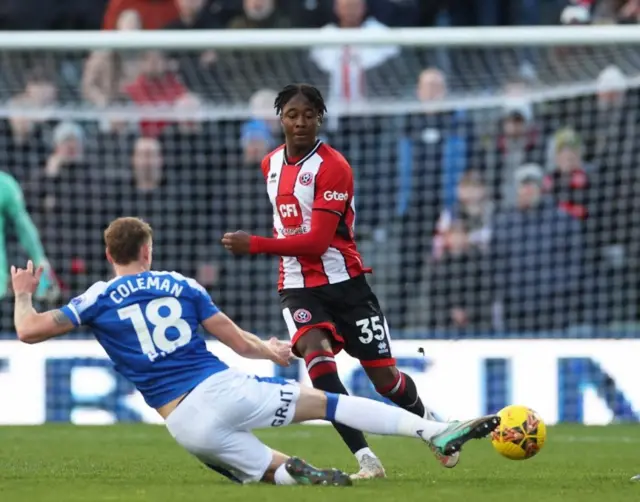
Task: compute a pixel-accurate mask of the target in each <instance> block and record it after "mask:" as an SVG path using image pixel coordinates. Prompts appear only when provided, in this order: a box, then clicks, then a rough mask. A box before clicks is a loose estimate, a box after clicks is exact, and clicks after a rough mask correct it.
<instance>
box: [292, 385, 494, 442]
mask: <svg viewBox="0 0 640 502" xmlns="http://www.w3.org/2000/svg"><path fill="white" fill-rule="evenodd" d="M314 419H325V420H330V421H332V422H339V423H341V424H344V425H347V426H349V427H353V428H355V429H359V430H361V431H363V432H368V433H371V434H380V435H391V436H406V437H414V438H419V439H421V440H423V441H425V442H427V443H430V444H432V445H433V446H434V447H435V448H436V449H437V450H438V451H439V452H440V453H441V454H442V455H451V454H453V453H456V452H459V451H460V450H461V448H462V446H463V445H464V444H465V443H466V442H467V441H469V440H471V439H480V438H483V437H485V436H487V435H489V434H490V433H491V432H492V431H493V430H494V429H496V428H497V427H498V425H500V417H498V416H497V415H488V416H486V417H481V418H477V419H474V420H467V421H464V422H450V423H442V422H434V421H432V420H426V419H424V418H422V417H419V416H417V415H415V414H412V413H409V412H408V411H406V410H403V409H402V408H397V407H394V406H389V405H386V404H384V403H381V402H378V401H373V400H371V399H365V398H362V397H355V396H341V395H337V394H329V393H326V394H324V395H323V394H322V393H320V392H318V391H317V390H315V389H310V388H308V387H302V388H301V390H300V397H299V398H298V403H297V406H296V413H295V417H294V422H301V421H305V420H314Z"/></svg>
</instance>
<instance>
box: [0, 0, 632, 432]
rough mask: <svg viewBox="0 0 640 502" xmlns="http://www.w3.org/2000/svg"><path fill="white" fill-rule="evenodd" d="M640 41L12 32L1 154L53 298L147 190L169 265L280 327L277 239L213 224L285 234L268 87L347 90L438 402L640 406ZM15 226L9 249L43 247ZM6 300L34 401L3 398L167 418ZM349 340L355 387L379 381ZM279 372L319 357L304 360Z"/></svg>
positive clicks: (147, 13) (211, 14)
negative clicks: (339, 40)
mask: <svg viewBox="0 0 640 502" xmlns="http://www.w3.org/2000/svg"><path fill="white" fill-rule="evenodd" d="M427 3H428V4H429V5H428V6H426V4H427ZM480 6H481V7H480ZM3 9H4V10H2V11H0V29H2V30H54V29H55V30H93V29H100V28H104V29H121V30H127V31H128V32H131V31H132V30H137V29H145V30H155V29H179V30H184V31H186V30H195V29H216V30H234V29H243V28H244V29H256V30H259V29H271V30H273V29H281V30H286V29H288V28H317V29H324V30H325V33H326V36H327V37H331V36H332V32H331V27H326V25H332V24H333V25H340V26H343V27H345V26H346V27H360V28H361V29H362V30H380V31H382V30H387V29H389V28H396V27H404V26H412V27H414V26H423V27H433V26H447V25H449V26H485V27H491V26H497V25H511V26H515V25H536V24H545V25H546V24H562V23H564V24H575V23H591V22H593V23H608V24H613V23H625V24H628V23H634V22H636V21H637V19H638V18H639V17H640V6H638V5H637V2H634V1H628V2H625V1H620V2H618V1H607V0H601V1H599V2H573V3H572V2H565V1H559V0H558V1H556V0H537V1H536V0H529V1H525V0H522V1H511V2H508V1H500V0H492V1H487V0H484V1H482V2H480V1H479V0H477V1H473V0H469V1H466V2H464V1H460V0H451V1H445V0H443V1H440V2H418V1H413V0H395V1H393V0H377V1H376V0H372V1H370V2H369V5H368V6H365V4H364V1H362V0H335V6H334V1H333V0H328V1H322V0H317V1H293V2H286V1H281V2H280V4H279V5H275V3H274V2H273V1H271V0H245V1H244V2H242V1H233V0H230V1H225V0H218V1H215V0H214V1H212V2H207V1H206V0H178V1H175V2H174V1H173V0H137V1H134V0H131V1H127V0H121V1H116V0H111V1H110V2H104V1H102V2H101V1H97V0H95V1H82V2H80V1H79V0H78V1H76V2H72V1H69V2H65V3H64V4H63V3H59V2H54V1H52V0H49V1H47V0H30V1H28V2H27V1H24V0H23V1H21V2H17V1H14V2H12V1H9V2H4V3H3ZM0 35H1V34H0ZM86 37H91V34H89V33H87V34H86ZM0 40H2V37H1V36H0ZM1 47H2V44H0V48H1ZM323 50H324V52H322V51H323ZM638 63H639V53H638V47H637V46H635V45H603V46H602V47H593V46H590V47H579V46H572V47H559V46H550V47H534V46H531V47H526V46H525V47H522V46H519V47H506V46H505V47H500V48H473V47H471V48H469V47H465V48H447V49H446V48H435V49H424V48H417V47H406V46H405V47H395V46H382V47H375V48H368V49H362V48H358V47H355V48H353V47H352V48H340V49H336V48H333V49H323V48H318V47H311V48H305V49H295V50H292V49H281V50H270V51H267V52H265V51H252V50H242V49H234V50H215V51H213V50H200V51H187V52H185V51H179V50H172V49H171V48H166V49H165V50H163V51H158V50H155V51H147V50H144V51H142V50H139V51H131V50H129V51H126V50H122V51H106V50H95V51H86V50H81V49H79V48H76V49H71V48H68V49H67V50H59V49H57V50H44V51H42V50H37V51H36V50H12V51H2V52H1V53H0V94H1V97H2V100H3V101H2V105H1V106H0V165H1V169H2V170H4V171H7V172H9V173H11V174H12V175H13V176H15V177H16V179H17V180H18V181H19V183H20V185H21V187H22V189H23V191H24V195H25V200H26V204H27V207H28V209H29V211H30V213H31V215H32V217H33V220H34V222H35V224H36V226H37V227H38V229H39V231H40V235H41V238H42V241H43V244H44V247H45V251H46V253H47V256H48V258H49V260H50V263H51V265H52V267H53V269H54V270H55V273H56V276H57V279H58V280H59V286H60V291H61V294H60V297H59V298H56V299H55V301H53V302H52V303H51V304H48V303H42V304H41V305H40V306H41V307H43V308H45V307H50V306H52V305H57V304H59V303H60V302H62V301H66V300H68V299H70V298H72V297H73V296H74V295H76V294H78V293H80V292H82V291H83V290H84V289H85V288H86V287H88V285H90V284H91V283H93V282H94V281H96V280H100V279H102V278H104V277H105V276H107V275H108V274H109V270H108V269H107V267H106V264H105V262H104V260H103V246H102V243H101V240H100V234H101V230H102V229H103V228H104V226H105V224H106V223H107V222H108V221H109V220H110V219H112V218H113V217H116V216H120V215H125V214H126V215H130V214H133V215H139V216H141V217H143V218H145V219H147V220H148V221H149V222H150V223H151V224H152V225H153V226H154V228H155V230H156V231H157V239H156V256H155V261H156V267H157V268H160V269H169V270H174V269H175V270H179V271H181V272H183V273H185V274H189V275H192V276H194V277H196V278H197V279H198V280H199V281H200V282H201V283H202V284H203V285H205V287H207V289H208V290H209V291H210V292H211V294H212V296H213V298H214V300H215V301H216V303H218V304H219V305H220V306H221V307H222V308H223V309H224V310H225V311H226V312H227V313H228V314H229V315H230V316H231V317H233V318H234V319H235V320H236V321H238V322H239V323H240V324H241V325H242V326H244V327H245V328H246V329H250V330H253V331H254V332H256V333H258V334H260V335H262V336H270V335H273V334H276V335H279V336H286V335H285V326H284V323H283V322H282V320H281V316H280V309H279V302H278V297H277V293H276V291H275V283H276V274H277V259H275V258H273V257H252V258H243V259H235V258H233V257H231V256H228V255H227V254H225V252H224V250H223V249H222V247H221V246H220V244H219V239H220V237H221V235H222V234H223V233H224V232H225V231H228V230H235V229H243V230H246V231H249V232H253V233H258V234H262V235H269V233H270V228H271V208H270V206H269V203H268V200H267V197H266V193H265V188H264V182H263V180H262V177H261V174H260V170H259V169H258V165H259V161H260V159H261V158H262V156H263V155H264V154H265V153H266V152H268V151H269V150H270V149H272V148H273V147H274V146H276V145H277V144H279V143H280V142H281V141H282V138H281V136H280V132H279V130H278V122H277V118H276V117H275V116H274V115H273V111H272V109H271V104H272V101H273V96H274V92H275V91H277V90H278V89H279V88H280V87H281V86H283V85H284V84H286V83H288V82H291V81H306V82H310V83H313V84H314V85H317V86H319V87H320V88H321V89H322V90H323V92H324V93H325V95H326V96H327V97H328V99H329V100H330V108H329V115H328V117H327V121H326V124H325V128H324V131H323V133H324V137H325V139H326V140H327V141H328V142H329V143H331V144H332V145H334V146H335V147H337V148H338V149H339V150H340V151H342V152H343V153H344V154H345V156H346V157H347V158H348V159H349V161H350V162H351V164H352V166H353V168H354V173H355V177H356V183H357V198H356V202H357V210H358V218H357V223H356V231H357V236H358V241H359V247H360V248H361V251H362V252H363V255H364V257H365V259H366V261H367V262H368V264H370V265H371V266H372V267H373V268H374V270H375V273H374V274H373V275H372V276H371V282H372V284H373V286H374V288H375V290H376V292H377V294H378V295H379V297H380V299H381V301H382V303H383V305H384V308H385V311H386V313H387V316H388V320H389V324H390V326H391V334H392V338H393V339H394V340H395V343H394V349H395V352H396V355H397V356H398V357H399V363H400V365H401V366H403V367H405V368H407V369H408V370H409V371H411V372H412V374H414V375H416V380H417V381H418V384H419V386H420V390H421V394H422V395H423V397H424V399H425V401H426V402H427V403H429V404H431V405H432V406H434V407H435V408H436V410H437V411H438V412H439V413H440V414H442V415H445V416H470V415H475V414H477V413H484V412H492V411H495V410H497V409H499V408H500V407H502V406H503V405H505V404H507V403H510V402H514V401H521V402H524V401H526V403H527V404H529V405H530V406H532V407H534V408H536V409H537V410H538V411H539V412H540V413H541V414H542V415H543V416H544V417H545V419H546V420H547V421H549V422H550V423H553V422H556V421H576V422H587V423H609V422H611V421H637V419H638V410H640V394H639V392H638V391H637V389H634V383H635V382H636V381H637V378H638V376H639V375H638V369H637V367H636V365H635V354H636V353H637V349H638V345H639V344H638V334H639V331H638V324H637V323H638V273H639V270H638V267H639V264H638V258H637V257H638V255H639V254H638V251H639V249H638V248H639V247H640V235H639V234H638V233H639V231H640V227H639V226H638V218H639V216H638V215H639V214H640V212H639V211H638V209H639V208H638V205H640V199H639V198H638V195H637V193H638V190H637V188H638V187H639V186H640V185H639V181H640V180H639V178H638V166H637V164H638V154H639V150H638V146H637V141H636V134H637V128H638V127H640V123H639V119H640V116H639V112H638V110H639V105H640V103H639V101H638V83H639V82H640V80H639V79H638V78H639V74H638V68H639V67H640V65H639V64H638ZM535 187H538V188H539V190H540V192H541V196H540V198H539V200H538V197H537V196H536V188H535ZM525 199H527V200H528V202H527V201H525ZM524 202H527V204H528V205H529V206H531V207H529V208H528V209H526V210H525V209H523V208H522V207H521V206H522V204H524ZM5 231H7V232H8V238H7V242H6V248H7V249H6V251H7V254H8V257H9V262H10V263H20V262H21V261H24V260H25V259H26V256H25V254H24V252H23V251H22V249H21V248H20V244H19V242H18V240H17V239H15V238H14V237H15V236H12V235H11V230H10V228H9V227H8V228H7V229H5ZM0 305H1V318H0V323H1V326H0V331H1V332H2V335H0V396H1V397H2V398H3V399H8V400H10V401H5V402H12V403H16V406H14V407H12V408H11V409H2V410H0V423H41V422H43V421H68V420H72V421H74V422H77V423H109V422H111V421H113V420H140V419H143V420H146V421H157V419H156V418H155V416H154V415H153V414H152V413H149V410H148V409H145V407H144V405H143V404H142V403H141V401H140V399H138V397H137V396H136V395H135V394H132V388H131V387H130V386H129V385H127V384H126V383H125V382H124V381H122V380H121V379H120V378H119V377H116V375H115V374H114V373H113V372H112V371H111V369H110V365H109V364H108V362H107V361H106V360H105V359H104V356H103V354H102V352H101V349H100V348H99V346H98V345H97V343H96V342H94V341H92V340H91V337H90V335H89V334H88V333H86V332H79V333H76V334H73V335H71V336H70V337H69V340H70V341H56V342H52V343H49V344H45V345H43V346H42V347H38V348H33V347H26V346H20V345H19V344H18V343H17V342H15V341H13V339H14V335H13V333H12V332H11V330H12V316H11V310H12V301H11V298H10V293H9V294H8V295H7V297H6V298H5V299H3V301H2V302H1V303H0ZM212 347H214V344H213V343H212ZM215 350H217V347H216V348H215ZM341 357H342V359H341V361H340V366H341V372H342V375H343V377H344V379H345V381H346V382H347V384H348V387H349V388H350V389H351V390H352V391H354V392H356V393H358V394H362V395H373V393H372V389H371V387H370V386H369V384H368V382H367V381H366V378H365V376H364V374H363V373H362V372H361V371H359V370H358V368H357V367H356V365H355V363H354V362H353V361H350V360H348V359H347V358H346V357H343V356H341ZM234 361H235V360H234ZM238 364H240V365H241V366H242V364H243V363H242V362H238ZM244 365H245V366H244V367H246V366H247V363H246V362H245V363H244ZM247 369H249V370H250V371H255V372H258V373H264V374H272V373H274V372H276V371H279V370H278V369H276V368H274V367H272V365H270V364H260V365H256V363H255V362H251V364H250V365H249V366H248V368H247ZM284 374H285V376H288V377H299V378H301V379H304V378H305V375H304V369H303V368H302V367H301V366H294V367H293V368H292V369H288V370H287V371H286V372H285V373H284ZM469 382H474V384H473V385H471V386H470V385H469ZM452 395H455V396H456V399H455V401H456V402H455V403H452V402H451V401H452V400H451V399H450V396H452Z"/></svg>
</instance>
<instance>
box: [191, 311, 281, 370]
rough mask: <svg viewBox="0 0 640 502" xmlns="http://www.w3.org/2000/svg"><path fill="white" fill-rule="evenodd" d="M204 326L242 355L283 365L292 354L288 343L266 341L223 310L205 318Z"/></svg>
mask: <svg viewBox="0 0 640 502" xmlns="http://www.w3.org/2000/svg"><path fill="white" fill-rule="evenodd" d="M202 326H203V327H204V329H206V330H207V332H208V333H210V334H211V335H213V336H215V337H216V338H217V339H218V340H220V341H221V342H222V343H224V344H225V345H226V346H227V347H229V348H230V349H231V350H233V351H234V352H235V353H237V354H239V355H241V356H242V357H246V358H247V359H267V360H269V361H273V362H274V363H277V364H280V365H283V366H286V365H287V364H288V359H289V354H290V348H289V346H288V344H285V343H282V342H278V341H277V340H276V341H270V342H269V343H265V342H263V341H262V340H260V338H258V337H257V336H256V335H254V334H253V333H249V332H248V331H244V330H243V329H241V328H240V327H239V326H238V325H237V324H236V323H234V322H233V321H232V320H231V319H229V318H228V317H227V316H226V315H225V314H223V313H222V312H218V313H217V314H214V315H212V316H211V317H209V318H208V319H205V320H204V321H203V322H202ZM272 340H274V339H272Z"/></svg>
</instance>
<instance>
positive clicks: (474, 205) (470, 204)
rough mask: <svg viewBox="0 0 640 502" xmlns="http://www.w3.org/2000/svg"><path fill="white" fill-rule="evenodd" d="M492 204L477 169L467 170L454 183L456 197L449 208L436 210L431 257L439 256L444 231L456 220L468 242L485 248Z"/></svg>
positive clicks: (487, 243)
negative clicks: (440, 211) (456, 183)
mask: <svg viewBox="0 0 640 502" xmlns="http://www.w3.org/2000/svg"><path fill="white" fill-rule="evenodd" d="M493 212H494V206H493V203H492V201H491V199H490V197H489V193H488V190H487V187H486V185H485V184H484V182H483V181H482V178H481V176H480V173H479V172H478V171H474V170H469V171H467V172H466V173H464V175H463V176H462V179H461V180H460V184H459V185H458V201H457V204H456V205H455V206H454V207H452V208H451V209H445V210H444V211H442V213H441V214H440V218H439V219H438V223H437V225H436V236H435V238H434V240H433V257H434V258H435V259H436V260H437V259H439V258H441V257H442V255H443V253H444V251H445V247H446V235H447V233H448V232H449V230H450V229H451V227H452V225H453V224H454V223H455V224H458V225H461V226H462V229H463V230H464V232H465V233H466V235H467V240H468V244H469V246H473V247H474V248H476V249H477V250H478V251H482V252H484V251H486V250H487V249H488V246H489V239H490V237H491V230H490V226H491V221H492V219H493Z"/></svg>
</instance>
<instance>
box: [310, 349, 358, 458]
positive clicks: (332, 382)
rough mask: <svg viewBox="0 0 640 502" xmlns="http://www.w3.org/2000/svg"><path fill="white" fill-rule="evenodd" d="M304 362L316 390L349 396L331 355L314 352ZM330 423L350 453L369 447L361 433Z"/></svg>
mask: <svg viewBox="0 0 640 502" xmlns="http://www.w3.org/2000/svg"><path fill="white" fill-rule="evenodd" d="M305 362H306V363H307V371H308V372H309V377H310V378H311V381H312V382H313V386H314V387H315V388H316V389H320V390H324V391H325V392H333V393H334V394H344V395H348V394H349V393H348V392H347V389H345V387H344V385H343V384H342V381H341V380H340V377H339V376H338V371H337V367H336V363H335V360H334V358H333V354H332V353H330V352H315V353H313V354H309V355H308V356H307V357H305ZM332 423H333V426H334V427H335V429H336V430H337V431H338V434H340V437H342V440H343V441H344V442H345V444H346V445H347V446H348V447H349V449H350V450H351V452H352V453H356V452H357V451H359V450H361V449H362V448H368V447H369V444H368V443H367V440H366V439H365V438H364V434H363V433H362V432H361V431H358V430H356V429H352V428H351V427H347V426H346V425H342V424H337V423H335V422H332Z"/></svg>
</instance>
